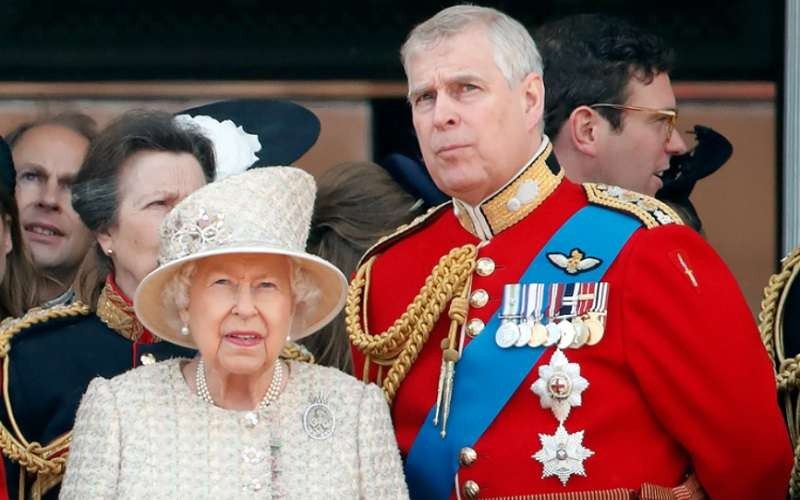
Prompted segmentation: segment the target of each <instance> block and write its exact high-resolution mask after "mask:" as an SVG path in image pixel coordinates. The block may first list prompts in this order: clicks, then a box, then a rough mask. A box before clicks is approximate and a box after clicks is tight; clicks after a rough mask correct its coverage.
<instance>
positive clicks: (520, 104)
mask: <svg viewBox="0 0 800 500" xmlns="http://www.w3.org/2000/svg"><path fill="white" fill-rule="evenodd" d="M406 72H407V75H408V87H409V100H410V102H411V110H412V116H413V121H414V128H415V129H416V132H417V139H418V140H419V146H420V149H421V151H422V157H423V159H424V160H425V164H426V166H427V168H428V170H429V171H430V173H431V176H432V177H433V180H434V182H435V183H436V185H437V186H439V188H440V189H441V190H442V191H444V192H445V193H447V194H449V195H450V196H453V197H456V198H458V199H460V200H462V201H465V202H467V203H470V204H472V205H476V204H478V203H479V202H480V201H482V200H483V199H485V198H486V197H487V196H489V195H490V194H492V193H493V192H495V191H496V190H498V189H499V188H500V187H502V186H503V185H504V184H505V183H506V182H507V181H508V180H509V179H510V178H511V177H512V176H513V175H514V174H515V173H516V172H517V171H518V170H519V169H520V168H522V166H523V165H524V164H525V162H526V161H528V160H529V159H530V158H531V156H533V153H534V152H535V151H536V149H537V148H538V147H539V144H540V138H539V134H538V127H539V126H540V122H541V116H542V109H541V107H542V101H543V100H544V90H543V87H542V84H541V77H540V76H539V75H535V74H531V75H528V76H527V77H526V78H525V79H524V80H523V81H521V82H516V83H514V84H512V85H509V83H508V82H507V81H506V79H505V78H504V76H503V73H502V72H501V71H500V69H499V68H498V67H497V64H495V61H494V49H493V47H492V44H491V43H490V41H489V39H488V38H487V36H486V35H485V33H484V31H483V29H481V28H479V27H473V28H468V29H467V30H465V31H464V32H462V33H460V34H458V35H455V36H453V37H451V38H449V39H445V40H442V41H441V42H439V43H438V44H437V45H435V46H434V47H432V48H430V49H421V50H418V51H417V52H415V53H412V54H411V56H410V57H409V59H408V61H407V67H406Z"/></svg>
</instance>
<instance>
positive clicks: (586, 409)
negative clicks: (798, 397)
mask: <svg viewBox="0 0 800 500" xmlns="http://www.w3.org/2000/svg"><path fill="white" fill-rule="evenodd" d="M402 57H403V64H404V66H405V70H406V74H407V77H408V86H409V101H410V103H411V106H412V113H413V121H414V127H415V129H416V132H417V135H418V138H419V142H420V148H421V150H422V154H423V157H424V160H425V163H426V166H427V168H428V169H429V171H430V173H431V176H432V177H433V179H434V181H435V182H436V184H437V185H438V186H439V188H440V189H442V190H443V191H444V192H446V193H447V194H449V195H450V196H452V197H453V201H452V202H451V203H447V204H445V205H442V206H441V207H438V208H436V209H434V210H433V211H431V212H430V213H428V214H427V215H426V216H424V217H422V218H421V219H420V220H417V221H415V222H413V223H412V224H410V225H409V226H408V227H405V228H402V229H401V230H400V231H398V232H397V233H396V234H395V235H393V236H391V237H389V238H388V239H386V240H385V241H383V242H380V243H379V244H378V245H376V246H375V247H374V248H373V249H371V250H370V251H369V252H368V253H367V255H366V256H365V257H364V258H363V261H362V265H361V266H360V268H359V270H358V271H357V273H356V275H355V277H354V279H353V282H352V284H351V290H350V296H349V297H348V306H347V309H346V310H347V314H346V321H347V324H348V329H349V331H350V335H351V340H352V342H353V344H354V348H355V349H354V351H355V354H356V359H355V367H356V370H357V371H358V372H359V375H361V376H362V377H363V378H364V379H366V380H372V381H376V382H378V383H379V384H381V385H382V387H383V388H384V390H385V392H386V395H387V399H389V401H391V403H392V413H393V418H394V423H395V429H396V432H397V439H398V443H399V445H400V448H401V451H402V452H403V454H404V456H405V459H406V475H407V479H408V482H409V487H410V492H411V494H412V496H413V497H414V498H433V499H438V498H447V497H458V498H477V497H482V498H494V497H514V498H533V496H530V497H529V495H540V494H556V495H561V496H558V497H557V498H559V499H561V498H633V497H635V495H641V498H672V497H680V498H688V497H690V496H691V495H692V494H696V493H698V489H699V488H702V489H703V490H705V492H706V494H707V495H709V496H711V497H712V498H726V499H729V498H743V499H745V498H747V499H751V498H782V497H783V496H784V495H785V491H786V486H787V481H788V477H789V470H790V467H791V450H790V446H789V440H788V436H787V433H786V430H785V428H784V426H783V421H782V417H781V414H780V412H779V410H778V407H777V404H776V400H775V392H774V390H775V382H774V379H773V376H772V371H771V368H770V364H769V360H768V358H767V355H766V352H765V351H764V349H763V347H762V345H761V342H760V340H759V336H758V332H757V330H756V327H755V324H754V322H753V319H752V317H751V314H750V312H749V311H748V309H747V306H746V304H745V302H744V300H743V298H742V296H741V293H740V292H739V289H738V287H737V285H736V282H735V281H734V279H733V277H732V276H731V274H730V273H729V271H728V270H727V269H726V267H725V265H724V264H723V263H722V261H721V260H720V258H719V257H718V256H717V255H716V254H715V253H714V251H713V250H712V249H711V248H710V247H709V246H708V245H707V244H706V243H705V242H704V241H703V240H702V239H701V238H700V237H698V236H697V235H696V234H695V233H694V232H693V231H692V230H690V229H688V228H686V227H685V226H683V225H682V224H681V223H680V220H679V219H678V218H677V216H676V215H675V214H674V213H673V212H672V211H671V210H670V209H669V208H668V207H666V206H665V205H663V204H661V203H660V202H658V201H656V200H654V199H652V198H649V197H648V196H646V195H640V194H636V193H633V192H629V191H625V190H623V189H621V188H616V187H611V186H607V185H603V184H584V185H579V184H573V183H572V182H570V181H568V180H567V179H565V178H564V174H563V171H562V170H561V168H560V167H559V165H558V162H557V160H556V158H555V156H554V155H553V154H552V146H551V144H550V142H549V140H548V139H547V137H546V136H545V135H543V121H542V114H543V107H544V87H543V84H542V77H541V59H540V57H539V55H538V52H537V51H536V46H535V44H534V43H533V41H532V40H531V38H530V35H529V34H528V33H527V31H526V30H525V28H524V27H522V26H521V25H520V24H519V23H518V22H516V21H514V20H513V19H511V18H509V17H508V16H505V15H504V14H502V13H500V12H498V11H496V10H493V9H487V8H482V7H475V6H455V7H450V8H448V9H445V10H443V11H441V12H440V13H438V14H437V15H436V16H434V17H433V18H431V19H429V20H428V21H426V22H424V23H423V24H421V25H419V26H417V27H416V28H415V29H414V30H413V31H412V33H411V35H410V36H409V39H408V41H407V42H406V44H405V45H404V47H403V50H402ZM642 104H643V105H646V104H647V103H642ZM658 131H660V132H663V129H658ZM654 133H655V131H654ZM587 492H592V493H591V494H592V495H594V496H586V495H587V494H588V493H587ZM536 498H540V497H536ZM543 498H547V497H543ZM550 498H556V497H550Z"/></svg>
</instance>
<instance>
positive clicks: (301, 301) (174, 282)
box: [161, 257, 320, 336]
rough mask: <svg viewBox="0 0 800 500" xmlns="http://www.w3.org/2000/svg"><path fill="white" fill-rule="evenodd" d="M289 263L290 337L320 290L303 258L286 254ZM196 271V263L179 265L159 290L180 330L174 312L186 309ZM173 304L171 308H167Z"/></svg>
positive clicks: (303, 323) (171, 320)
mask: <svg viewBox="0 0 800 500" xmlns="http://www.w3.org/2000/svg"><path fill="white" fill-rule="evenodd" d="M287 259H288V261H289V264H290V265H291V268H292V269H291V273H290V275H289V276H290V284H291V288H292V299H293V301H294V305H295V312H294V317H293V318H292V322H291V325H292V326H291V329H292V332H291V334H292V336H294V333H295V332H299V331H301V330H302V329H303V328H305V326H306V317H307V316H308V315H309V313H310V312H311V311H313V310H314V309H315V308H316V306H317V304H318V303H319V299H320V290H319V287H318V286H317V284H316V283H315V281H314V279H313V278H312V277H311V273H309V272H308V270H306V269H305V268H304V267H303V261H302V260H301V259H297V258H294V257H287ZM196 270H197V262H189V263H186V264H184V265H183V266H181V268H180V269H179V270H178V272H177V273H175V274H174V275H173V277H172V279H171V280H170V281H168V282H167V283H166V285H165V286H164V289H163V290H162V292H161V300H162V301H163V302H164V304H165V305H167V306H168V307H167V308H166V310H167V311H175V314H170V315H169V317H167V321H168V322H169V324H170V325H171V326H172V327H173V328H175V329H176V330H179V329H180V328H181V326H183V322H182V321H181V319H180V317H179V316H178V314H177V311H181V310H186V309H188V308H189V287H190V286H191V284H192V278H193V277H194V273H195V271H196ZM171 305H174V309H173V308H172V307H169V306H171Z"/></svg>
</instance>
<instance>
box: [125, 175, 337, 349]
mask: <svg viewBox="0 0 800 500" xmlns="http://www.w3.org/2000/svg"><path fill="white" fill-rule="evenodd" d="M316 190H317V189H316V184H315V183H314V178H313V177H311V175H309V174H308V173H306V172H304V171H303V170H300V169H298V168H294V167H269V168H257V169H254V170H248V171H247V172H245V173H242V174H239V175H234V176H231V177H227V178H225V179H222V180H220V181H217V182H213V183H211V184H208V185H207V186H205V187H203V188H201V189H199V190H197V191H195V192H194V193H192V194H191V195H189V196H188V197H186V198H185V199H184V200H183V201H182V202H180V203H179V204H178V205H176V206H175V208H174V209H172V211H171V212H170V213H169V214H168V215H167V217H166V218H165V219H164V221H163V222H162V223H161V234H160V236H161V252H160V254H159V259H158V262H159V267H158V268H157V269H156V270H155V271H153V272H151V273H150V274H148V275H147V276H146V277H145V278H144V280H142V282H141V283H140V284H139V287H138V288H137V289H136V294H135V297H134V301H133V302H134V305H135V309H136V315H137V316H138V317H139V320H140V321H141V322H142V325H144V327H145V328H147V329H148V330H150V331H151V332H153V334H155V335H157V336H159V337H161V338H163V339H164V340H168V341H170V342H172V343H174V344H178V345H182V346H185V347H192V348H195V344H194V341H193V340H192V338H191V336H184V335H181V334H180V333H179V331H178V325H180V324H181V322H180V319H179V316H178V310H177V306H176V305H175V304H174V303H165V300H164V299H163V298H162V290H164V288H165V287H166V286H167V284H169V283H170V282H171V281H172V279H173V277H174V276H175V275H176V274H177V273H178V271H180V269H181V267H182V266H183V265H184V264H186V263H188V262H193V261H197V260H199V259H202V258H205V257H210V256H213V255H223V254H278V255H286V256H288V257H292V258H293V260H295V261H296V262H300V263H301V266H302V268H303V269H304V270H305V271H307V272H308V275H309V276H310V278H311V281H312V282H313V284H314V286H316V287H317V289H318V290H319V292H320V294H319V300H318V302H317V303H316V307H314V309H313V310H310V311H307V313H306V314H305V316H304V319H305V325H303V329H302V330H298V331H295V332H293V336H292V338H293V339H295V340H296V339H299V338H302V337H305V336H306V335H310V334H312V333H314V332H315V331H317V330H319V329H320V328H322V327H323V326H325V325H326V324H327V323H328V322H330V321H331V320H332V319H333V318H334V317H335V316H336V314H337V313H338V312H339V311H340V310H341V308H342V306H343V305H344V301H345V296H346V293H347V280H346V279H345V277H344V275H343V274H342V273H341V271H339V270H338V269H337V268H336V267H335V266H334V265H333V264H331V263H330V262H328V261H326V260H324V259H321V258H319V257H317V256H315V255H311V254H309V253H306V251H305V246H306V239H308V232H309V229H310V225H311V215H312V212H313V210H314V196H315V194H316Z"/></svg>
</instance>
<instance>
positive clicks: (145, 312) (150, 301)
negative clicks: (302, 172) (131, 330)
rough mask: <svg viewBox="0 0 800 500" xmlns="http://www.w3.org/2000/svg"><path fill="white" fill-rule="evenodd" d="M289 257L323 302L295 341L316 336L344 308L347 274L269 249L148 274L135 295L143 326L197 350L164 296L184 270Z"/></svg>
mask: <svg viewBox="0 0 800 500" xmlns="http://www.w3.org/2000/svg"><path fill="white" fill-rule="evenodd" d="M236 254H238V255H254V254H256V255H285V256H287V257H291V258H294V259H297V260H300V261H301V262H302V266H303V269H305V270H306V271H307V272H308V273H309V274H310V278H311V280H312V281H313V283H314V285H315V286H316V287H317V289H318V290H319V299H318V300H317V302H316V304H315V307H314V308H313V310H311V311H306V312H305V313H304V319H305V322H306V325H305V326H304V327H303V328H302V329H297V330H296V331H294V332H293V333H292V337H291V338H292V340H298V339H301V338H303V337H306V336H308V335H311V334H312V333H314V332H316V331H317V330H319V329H320V328H322V327H323V326H325V325H327V324H328V323H330V321H331V320H333V319H334V318H335V317H336V315H337V314H338V313H339V311H341V309H342V307H343V306H344V302H345V298H346V295H347V280H346V279H345V277H344V274H342V272H341V271H340V270H339V269H337V268H336V267H335V266H334V265H333V264H331V263H330V262H328V261H326V260H324V259H321V258H319V257H317V256H316V255H311V254H308V253H305V252H292V251H288V250H285V249H281V248H270V247H267V246H259V247H253V246H232V247H225V248H218V249H213V250H208V251H205V252H198V253H196V254H192V255H188V256H186V257H183V258H180V259H176V260H174V261H172V262H170V263H168V264H165V265H163V266H160V267H158V268H157V269H156V270H154V271H152V272H151V273H150V274H148V275H147V276H146V277H145V278H144V279H143V280H142V282H141V283H140V284H139V287H138V288H137V289H136V293H135V295H134V300H133V303H134V309H135V311H136V315H137V316H138V318H139V321H141V323H142V325H143V326H144V327H145V328H146V329H147V330H149V331H150V332H152V333H153V334H154V335H156V336H158V337H160V338H162V339H164V340H166V341H168V342H171V343H173V344H176V345H179V346H183V347H188V348H191V349H197V345H196V344H195V342H194V339H193V338H192V336H191V335H181V333H180V332H179V331H178V329H177V328H176V327H175V325H176V324H179V323H180V319H179V316H178V311H177V308H176V306H175V305H174V304H165V303H164V299H163V297H162V292H163V290H164V289H165V287H166V286H167V285H168V284H169V283H170V282H171V281H172V279H173V278H174V277H175V275H176V274H177V273H178V272H179V271H180V270H181V268H182V267H183V266H184V265H185V264H188V263H190V262H197V261H199V260H202V259H204V258H207V257H213V256H216V255H236Z"/></svg>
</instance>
